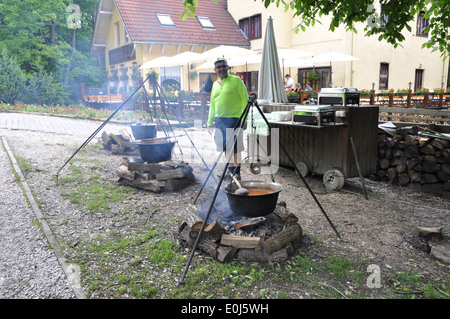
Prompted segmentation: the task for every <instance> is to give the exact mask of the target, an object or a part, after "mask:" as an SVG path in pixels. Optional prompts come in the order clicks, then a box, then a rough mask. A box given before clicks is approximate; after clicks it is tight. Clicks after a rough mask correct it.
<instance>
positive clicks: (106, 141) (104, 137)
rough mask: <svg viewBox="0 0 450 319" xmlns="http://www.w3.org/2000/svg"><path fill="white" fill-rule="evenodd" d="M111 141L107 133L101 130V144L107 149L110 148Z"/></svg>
mask: <svg viewBox="0 0 450 319" xmlns="http://www.w3.org/2000/svg"><path fill="white" fill-rule="evenodd" d="M112 143H113V142H112V139H111V137H110V136H109V135H108V133H106V132H105V131H103V133H102V145H103V147H104V148H106V149H107V150H111V145H112Z"/></svg>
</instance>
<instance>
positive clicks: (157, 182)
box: [116, 158, 195, 192]
mask: <svg viewBox="0 0 450 319" xmlns="http://www.w3.org/2000/svg"><path fill="white" fill-rule="evenodd" d="M192 171H193V169H192V167H191V166H190V165H189V164H188V163H185V162H175V161H173V160H170V161H166V162H161V163H142V162H131V161H130V160H129V159H128V158H122V159H121V161H120V166H119V168H118V169H117V172H116V174H117V176H118V177H119V180H118V183H119V184H120V185H124V186H130V187H134V188H138V189H143V190H146V191H150V192H160V191H171V192H175V191H178V190H180V189H183V188H185V187H187V186H189V185H192V184H193V183H195V176H194V174H193V172H192Z"/></svg>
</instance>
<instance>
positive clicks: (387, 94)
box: [378, 89, 394, 96]
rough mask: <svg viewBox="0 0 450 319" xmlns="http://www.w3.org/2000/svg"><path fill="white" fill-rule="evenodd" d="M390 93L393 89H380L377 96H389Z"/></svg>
mask: <svg viewBox="0 0 450 319" xmlns="http://www.w3.org/2000/svg"><path fill="white" fill-rule="evenodd" d="M392 93H394V90H393V89H390V90H381V91H380V93H378V95H379V96H389V95H391V94H392Z"/></svg>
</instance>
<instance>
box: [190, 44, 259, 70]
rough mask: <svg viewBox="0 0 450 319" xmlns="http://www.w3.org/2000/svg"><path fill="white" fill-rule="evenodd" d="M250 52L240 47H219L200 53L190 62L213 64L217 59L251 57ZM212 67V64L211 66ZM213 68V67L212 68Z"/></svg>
mask: <svg viewBox="0 0 450 319" xmlns="http://www.w3.org/2000/svg"><path fill="white" fill-rule="evenodd" d="M252 52H253V51H252V50H249V49H245V48H242V47H237V46H232V45H220V46H218V47H215V48H213V49H211V50H208V51H205V52H203V53H201V54H200V55H199V56H198V58H196V59H194V60H192V61H193V62H194V61H196V62H197V61H207V62H214V61H215V60H217V59H218V58H222V57H224V58H225V59H227V60H228V59H231V58H233V57H238V56H245V55H251V54H252ZM213 65H214V64H213ZM213 67H214V66H213Z"/></svg>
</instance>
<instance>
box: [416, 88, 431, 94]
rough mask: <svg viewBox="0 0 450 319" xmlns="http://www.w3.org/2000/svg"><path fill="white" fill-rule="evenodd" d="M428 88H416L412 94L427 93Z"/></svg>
mask: <svg viewBox="0 0 450 319" xmlns="http://www.w3.org/2000/svg"><path fill="white" fill-rule="evenodd" d="M428 92H429V90H428V89H418V90H416V91H415V92H414V95H425V94H428Z"/></svg>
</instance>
